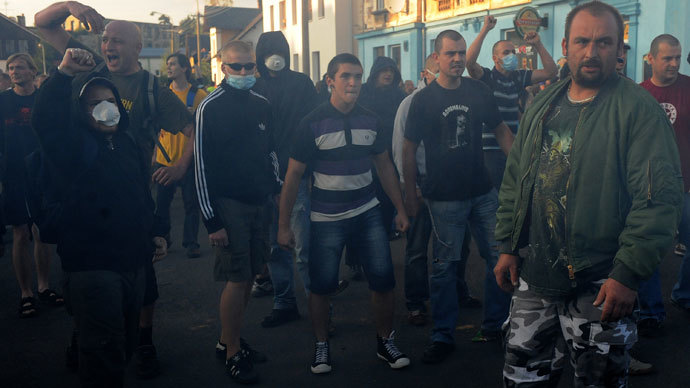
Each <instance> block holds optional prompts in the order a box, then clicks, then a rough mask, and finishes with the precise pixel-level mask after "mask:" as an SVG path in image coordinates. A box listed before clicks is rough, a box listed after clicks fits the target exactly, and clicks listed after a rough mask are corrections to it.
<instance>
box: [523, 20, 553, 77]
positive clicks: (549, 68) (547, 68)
mask: <svg viewBox="0 0 690 388" xmlns="http://www.w3.org/2000/svg"><path fill="white" fill-rule="evenodd" d="M525 42H527V43H529V44H531V45H532V47H534V48H535V49H536V50H537V53H538V54H539V59H541V63H543V64H544V68H543V69H537V70H534V71H532V84H533V85H534V84H536V83H539V82H542V81H546V80H547V79H551V78H553V77H555V76H556V72H558V66H556V62H554V61H553V58H552V57H551V54H549V52H548V51H547V50H546V48H545V47H544V45H543V44H542V43H541V39H540V38H539V34H537V33H536V32H528V33H527V34H525Z"/></svg>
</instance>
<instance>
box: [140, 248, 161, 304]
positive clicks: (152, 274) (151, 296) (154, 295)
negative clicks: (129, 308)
mask: <svg viewBox="0 0 690 388" xmlns="http://www.w3.org/2000/svg"><path fill="white" fill-rule="evenodd" d="M152 259H153V257H151V259H148V260H146V264H144V301H143V306H149V305H152V304H153V303H154V302H155V301H156V300H158V279H156V270H155V269H153V261H152Z"/></svg>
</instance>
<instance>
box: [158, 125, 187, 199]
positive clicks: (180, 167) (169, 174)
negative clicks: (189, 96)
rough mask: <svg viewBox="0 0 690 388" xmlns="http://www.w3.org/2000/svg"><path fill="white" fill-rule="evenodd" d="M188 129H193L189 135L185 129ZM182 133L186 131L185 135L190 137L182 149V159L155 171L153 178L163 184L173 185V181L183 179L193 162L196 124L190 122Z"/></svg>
mask: <svg viewBox="0 0 690 388" xmlns="http://www.w3.org/2000/svg"><path fill="white" fill-rule="evenodd" d="M188 129H191V131H192V132H191V133H190V134H189V135H187V134H186V133H185V131H186V130H188ZM182 133H185V136H188V137H189V139H187V142H186V143H185V145H184V148H183V149H182V156H180V159H179V160H178V161H177V162H176V163H175V164H174V165H172V166H164V167H160V168H159V169H157V170H156V171H155V172H154V173H153V176H152V178H153V180H154V181H156V182H158V183H160V184H162V185H163V186H168V185H171V184H172V183H174V182H177V181H179V180H180V179H182V177H184V174H185V173H187V169H188V168H189V166H190V165H191V163H192V158H193V157H194V125H192V124H189V125H188V126H186V127H185V128H184V129H183V130H182ZM154 162H155V156H154Z"/></svg>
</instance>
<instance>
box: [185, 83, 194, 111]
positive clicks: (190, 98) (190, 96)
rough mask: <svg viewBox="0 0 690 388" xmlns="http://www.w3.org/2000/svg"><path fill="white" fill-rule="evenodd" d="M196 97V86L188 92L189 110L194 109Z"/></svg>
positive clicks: (191, 87)
mask: <svg viewBox="0 0 690 388" xmlns="http://www.w3.org/2000/svg"><path fill="white" fill-rule="evenodd" d="M195 97H196V88H195V87H194V85H192V86H190V87H189V91H188V92H187V108H192V107H194V98H195Z"/></svg>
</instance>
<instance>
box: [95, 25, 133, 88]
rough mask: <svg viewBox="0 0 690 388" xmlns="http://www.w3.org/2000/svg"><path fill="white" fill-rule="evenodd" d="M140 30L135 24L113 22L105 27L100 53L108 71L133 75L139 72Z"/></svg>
mask: <svg viewBox="0 0 690 388" xmlns="http://www.w3.org/2000/svg"><path fill="white" fill-rule="evenodd" d="M141 48H142V40H141V30H139V27H137V25H136V24H134V23H132V22H127V21H124V20H113V21H112V22H110V23H108V25H106V26H105V30H104V31H103V37H102V40H101V53H102V54H103V58H104V59H105V63H106V65H107V66H108V70H110V71H111V72H112V73H116V74H125V75H127V74H133V73H136V72H137V71H139V70H140V66H139V53H140V52H141Z"/></svg>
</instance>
